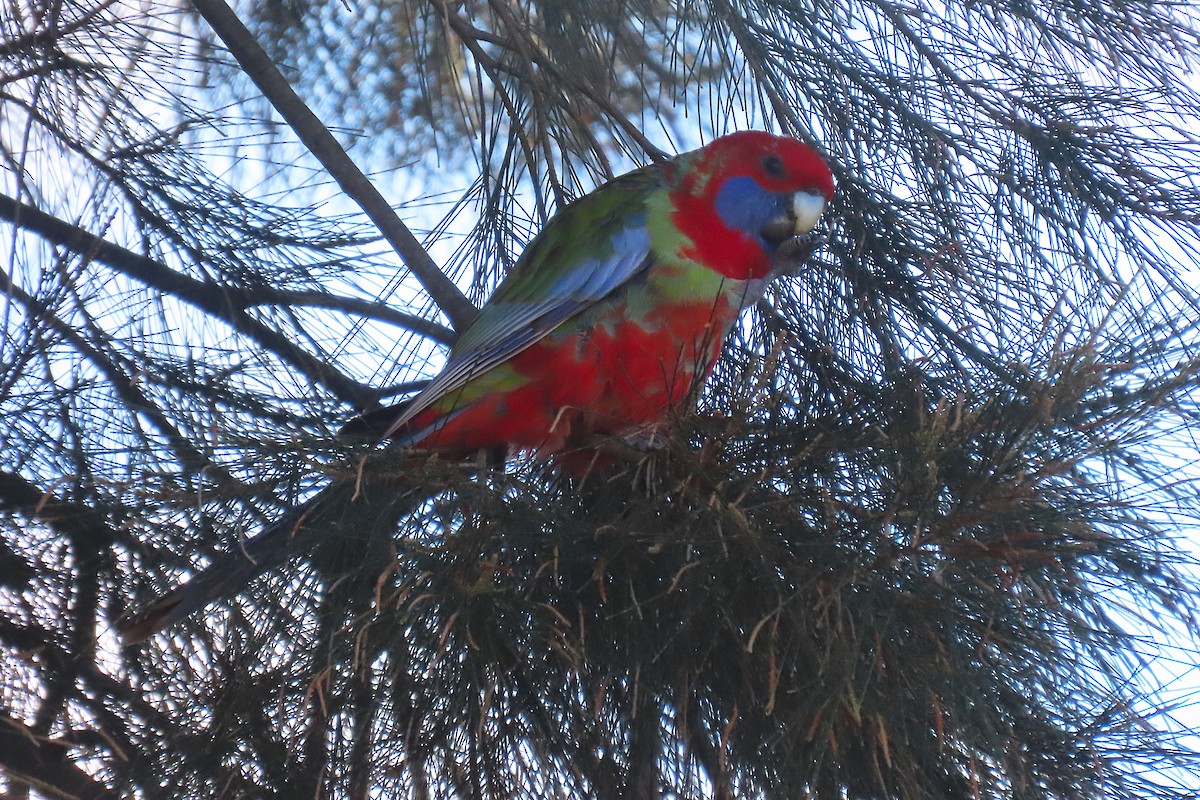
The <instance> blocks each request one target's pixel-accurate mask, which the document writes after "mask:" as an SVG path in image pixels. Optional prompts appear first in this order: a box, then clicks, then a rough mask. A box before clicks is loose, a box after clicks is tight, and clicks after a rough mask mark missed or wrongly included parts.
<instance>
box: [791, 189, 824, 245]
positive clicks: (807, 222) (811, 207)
mask: <svg viewBox="0 0 1200 800" xmlns="http://www.w3.org/2000/svg"><path fill="white" fill-rule="evenodd" d="M824 210H825V198H824V197H822V196H821V195H819V194H816V193H815V192H796V193H795V194H794V195H792V226H793V231H794V233H795V235H796V236H800V235H803V234H805V233H808V232H809V231H811V230H812V229H813V228H815V227H817V221H818V220H819V219H821V212H822V211H824Z"/></svg>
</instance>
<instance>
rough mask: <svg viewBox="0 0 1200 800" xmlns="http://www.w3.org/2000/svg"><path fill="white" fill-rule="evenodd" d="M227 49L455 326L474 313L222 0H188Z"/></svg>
mask: <svg viewBox="0 0 1200 800" xmlns="http://www.w3.org/2000/svg"><path fill="white" fill-rule="evenodd" d="M192 5H193V6H195V8H196V10H197V11H199V12H200V15H201V16H203V17H204V19H205V20H207V22H208V24H209V25H210V26H212V29H213V31H214V32H215V33H216V34H217V36H219V37H220V38H221V41H223V42H224V43H225V46H226V47H228V48H229V52H230V54H232V55H233V57H234V58H235V59H237V62H238V64H240V65H241V67H242V69H243V70H245V71H246V74H247V75H249V76H250V79H251V80H253V81H254V83H255V85H256V86H258V88H259V90H260V91H262V93H263V96H264V97H266V98H267V100H269V101H270V103H271V105H273V106H274V107H275V110H276V111H278V112H279V114H280V115H281V116H282V117H283V118H284V120H285V121H286V122H287V124H288V125H289V126H291V128H292V130H294V131H295V132H296V135H297V136H299V137H300V141H301V142H303V143H304V146H305V147H307V148H308V149H309V152H311V153H312V154H313V155H314V156H316V158H317V160H318V161H320V162H321V164H322V165H323V166H324V167H325V169H327V170H329V174H330V175H331V176H332V177H333V179H334V180H335V181H337V183H338V186H340V187H341V188H342V191H344V192H345V193H346V195H347V196H348V197H350V198H351V199H352V200H354V202H356V203H358V205H359V207H360V208H361V209H362V210H363V211H364V212H365V213H366V215H367V216H368V217H369V218H370V219H371V221H372V222H373V223H375V226H376V227H377V228H379V231H380V233H382V234H383V236H384V238H385V239H387V241H388V243H389V244H391V246H392V248H393V249H394V250H395V251H396V253H397V254H398V255H399V256H400V257H401V258H402V259H404V263H405V264H406V265H408V268H409V269H410V270H412V273H413V275H415V276H416V277H417V280H419V281H420V282H421V285H422V286H424V287H425V290H426V291H427V292H429V296H430V297H432V298H433V301H434V302H435V303H437V305H438V307H439V308H440V309H441V310H442V312H443V313H445V315H446V316H447V317H449V318H450V322H451V323H452V324H453V326H454V328H455V329H456V330H459V331H461V330H463V328H465V327H466V326H467V325H468V324H470V323H471V322H472V321H473V320H474V319H475V316H476V314H477V313H478V311H477V309H476V308H475V306H474V305H473V304H472V303H471V301H470V300H468V299H467V297H466V295H464V294H463V293H462V292H460V291H459V289H458V287H457V286H455V285H454V283H453V282H452V281H451V280H450V279H449V278H447V277H446V276H445V274H444V273H442V271H441V270H440V269H439V268H438V266H437V264H435V263H434V262H433V259H431V258H430V257H429V254H428V253H427V252H425V248H423V247H422V246H421V243H420V242H418V241H417V239H416V237H415V236H413V234H412V231H410V230H409V229H408V227H407V226H406V225H405V224H404V223H403V222H402V221H401V220H400V218H399V217H398V216H396V213H395V211H393V210H392V207H391V205H389V204H388V202H387V200H386V199H384V197H383V195H382V194H380V193H379V190H378V189H376V188H375V185H374V184H372V183H371V182H370V180H369V179H368V178H367V176H366V175H364V174H363V173H362V170H360V169H359V168H358V167H357V166H356V165H355V164H354V162H353V161H352V160H351V158H350V156H349V155H348V154H347V153H346V151H345V149H344V148H343V147H342V146H341V144H339V143H338V141H337V139H335V138H334V136H333V134H331V133H330V132H329V129H328V128H326V127H325V125H324V124H323V123H322V122H321V121H320V120H319V119H318V118H317V116H316V115H315V114H313V112H312V111H311V110H310V109H309V108H308V106H307V105H305V103H304V101H303V100H301V99H300V96H299V95H297V94H296V92H295V90H294V89H292V87H291V85H290V84H288V82H287V79H285V78H284V77H283V75H282V74H281V73H280V72H279V69H278V68H277V67H276V66H275V64H274V63H272V61H271V59H270V57H269V56H268V55H267V54H266V52H265V51H264V50H263V49H262V46H261V45H259V44H258V42H257V41H255V39H254V36H253V34H251V33H250V31H249V30H247V28H246V26H245V25H243V24H242V21H241V20H240V19H238V17H237V15H236V14H235V13H234V12H233V9H231V8H230V7H229V6H228V5H227V4H226V3H224V2H223V0H192Z"/></svg>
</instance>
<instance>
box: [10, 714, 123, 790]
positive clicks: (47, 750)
mask: <svg viewBox="0 0 1200 800" xmlns="http://www.w3.org/2000/svg"><path fill="white" fill-rule="evenodd" d="M69 753H70V749H69V747H68V746H67V745H65V744H63V743H61V742H57V741H55V740H53V739H46V738H43V737H41V736H37V735H36V734H34V733H33V731H31V730H30V729H29V728H28V727H26V726H25V725H24V724H22V723H21V721H20V720H18V719H14V718H13V717H10V716H9V715H7V714H4V713H2V712H0V769H2V770H3V771H4V773H5V774H6V775H8V776H9V777H10V778H12V779H13V780H15V781H19V782H21V783H24V784H27V785H28V786H31V787H33V788H35V789H37V790H38V791H39V792H42V793H44V794H45V795H46V796H47V797H55V798H62V799H63V800H74V798H79V800H83V799H84V798H94V799H95V800H100V798H110V797H116V796H117V795H116V793H115V792H113V791H112V790H111V789H109V788H108V787H107V786H105V785H103V784H101V783H99V782H97V781H96V780H95V779H94V778H92V777H91V776H90V775H88V774H87V773H86V772H84V771H83V770H81V769H80V768H79V767H77V766H75V765H74V764H72V763H71V762H70V760H69V759H68V755H69Z"/></svg>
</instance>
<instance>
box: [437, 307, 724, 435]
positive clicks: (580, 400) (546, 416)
mask: <svg viewBox="0 0 1200 800" xmlns="http://www.w3.org/2000/svg"><path fill="white" fill-rule="evenodd" d="M723 317H724V315H716V314H714V313H713V309H712V307H711V306H709V307H706V308H704V309H702V310H701V312H697V313H690V314H687V313H683V312H679V313H673V314H672V315H670V319H669V321H667V322H666V323H661V324H647V323H646V321H645V320H642V321H634V320H631V319H629V318H628V316H627V315H626V314H625V313H624V309H620V308H617V309H613V310H612V313H610V314H608V315H605V316H601V317H598V318H597V319H595V320H594V324H590V325H582V326H572V327H571V329H570V330H561V331H556V332H555V333H552V334H551V335H550V336H547V337H546V338H544V339H542V340H541V341H539V342H537V343H535V344H534V345H532V346H530V347H529V348H527V349H525V350H523V351H522V352H520V353H518V354H517V355H515V356H514V357H513V358H512V359H511V360H510V361H509V362H507V370H508V374H510V375H516V376H520V379H519V380H518V381H516V382H515V383H513V382H511V381H506V383H507V385H505V386H503V387H497V390H496V391H491V392H486V393H484V394H482V396H477V399H475V400H473V401H472V402H471V403H469V404H467V405H466V406H465V407H463V408H460V409H456V410H455V411H452V412H450V413H449V414H447V415H446V416H445V417H444V424H441V425H438V426H436V431H435V432H434V433H432V435H431V436H430V437H428V438H427V439H426V440H425V441H423V442H422V443H421V446H424V447H432V448H434V449H440V450H459V449H463V450H470V449H477V448H481V447H489V446H494V445H502V444H507V445H509V446H511V447H514V448H516V449H523V450H533V451H536V452H538V453H540V454H543V455H549V454H552V453H558V452H561V451H563V450H569V449H574V448H578V447H586V446H587V445H588V444H589V443H590V442H591V441H592V440H593V439H594V437H596V436H614V435H615V436H622V435H633V434H636V433H638V432H639V431H641V430H644V429H647V428H649V427H651V426H654V425H656V424H658V423H661V422H663V421H665V420H666V419H667V418H668V417H669V416H670V415H671V413H672V412H673V411H675V410H677V409H680V408H682V407H685V406H686V405H687V404H689V403H690V402H691V401H692V400H694V398H695V395H696V393H697V391H698V390H699V385H700V384H701V383H702V382H703V380H704V378H705V377H707V375H708V373H709V371H710V370H711V369H712V365H713V364H714V363H715V361H716V358H717V356H718V355H719V353H720V348H721V340H722V338H723V336H724V333H725V329H726V328H727V325H728V322H727V320H725V319H723ZM487 378H488V376H487V375H481V376H480V377H479V378H477V379H476V380H481V381H486V380H487Z"/></svg>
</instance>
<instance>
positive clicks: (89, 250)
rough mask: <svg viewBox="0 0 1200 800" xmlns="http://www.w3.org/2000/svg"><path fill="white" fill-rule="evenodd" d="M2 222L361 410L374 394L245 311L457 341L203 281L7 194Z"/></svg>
mask: <svg viewBox="0 0 1200 800" xmlns="http://www.w3.org/2000/svg"><path fill="white" fill-rule="evenodd" d="M0 218H2V219H6V220H9V221H10V222H12V223H13V224H14V225H16V226H18V227H20V228H22V229H24V230H27V231H31V232H33V233H36V234H38V235H39V236H41V237H42V238H43V239H45V240H46V241H49V242H52V243H54V244H56V245H59V246H61V247H65V248H67V249H68V250H70V251H72V252H74V253H78V254H80V255H82V256H85V257H87V258H90V259H92V260H94V261H98V262H100V263H102V264H104V265H106V266H108V267H111V268H112V269H114V270H116V271H118V272H120V273H121V274H123V275H127V276H129V277H131V278H134V279H136V280H138V281H141V282H142V283H144V284H146V285H147V286H149V287H151V288H154V289H157V290H159V291H161V292H163V293H164V294H168V295H170V296H172V297H175V298H176V299H178V300H180V301H182V302H185V303H189V304H191V305H193V306H195V307H196V308H199V309H201V310H202V311H204V312H206V313H208V314H212V315H213V316H214V317H217V318H219V319H223V320H225V321H226V322H228V323H229V324H230V325H231V326H232V327H234V328H235V329H237V330H238V331H240V332H241V333H243V334H245V335H246V336H248V337H250V338H251V339H253V340H254V341H255V342H256V343H257V344H259V345H260V346H262V347H263V348H265V349H267V350H270V351H271V352H273V353H275V354H276V355H277V356H279V358H280V359H282V360H283V361H285V362H287V363H288V364H291V365H292V366H293V367H295V368H296V369H298V370H300V371H301V372H302V373H304V375H305V376H306V377H307V378H309V379H310V380H312V381H313V382H314V383H317V384H320V385H322V386H326V387H328V388H329V390H330V391H332V392H334V393H335V394H336V395H337V396H338V397H340V398H341V399H343V400H345V401H347V402H349V403H351V404H353V405H355V406H357V407H360V408H361V407H363V406H365V405H369V403H370V402H371V401H373V400H374V395H373V393H372V392H371V391H370V390H368V389H366V388H365V387H363V386H362V385H361V384H359V383H358V382H357V381H354V380H353V379H351V378H349V377H347V376H345V375H343V374H342V373H340V372H338V371H337V370H335V369H334V368H333V367H332V366H330V365H329V364H327V363H325V362H324V361H321V360H320V359H318V358H316V357H314V356H313V355H312V354H311V353H308V352H307V351H305V350H303V349H301V348H299V347H297V346H296V345H295V343H293V342H292V341H291V340H290V339H288V338H287V337H286V336H284V335H282V334H281V333H279V331H276V330H274V329H272V328H270V327H268V326H267V325H264V324H263V323H262V322H260V321H258V320H257V319H255V318H254V317H252V316H250V315H249V314H248V313H246V309H247V308H249V307H251V306H256V305H266V304H272V303H274V304H283V305H298V306H311V307H324V308H337V309H341V310H344V311H347V312H350V313H356V314H362V315H364V316H369V317H372V318H375V319H379V320H381V321H384V322H390V323H392V324H395V325H398V326H401V327H404V328H406V329H408V330H411V331H415V332H417V333H420V334H422V335H425V336H429V337H430V338H432V339H436V340H437V341H439V342H446V343H449V342H452V341H453V338H454V334H453V332H451V331H450V330H449V329H447V328H446V327H444V326H442V325H438V324H437V323H435V322H431V321H429V320H424V319H422V318H420V317H417V316H415V315H412V314H404V313H403V312H400V311H396V310H394V309H389V308H388V307H387V306H385V305H384V304H382V303H369V302H365V301H358V300H353V299H350V298H340V297H334V296H332V295H323V294H321V293H319V292H288V291H283V290H280V289H274V288H271V287H256V288H253V289H247V288H242V287H231V286H217V285H215V284H211V283H206V282H204V281H199V280H196V279H195V278H192V277H191V276H188V275H184V274H183V273H180V272H176V271H175V270H173V269H170V268H169V267H167V266H165V265H163V264H161V263H159V262H157V261H155V260H154V259H151V258H147V257H145V256H142V255H139V254H137V253H134V252H132V251H130V250H126V249H124V248H122V247H118V246H117V245H114V244H112V243H111V242H107V241H105V240H104V239H101V238H100V237H98V236H95V235H93V234H91V233H89V232H87V231H85V230H84V229H83V228H80V227H78V226H76V225H72V224H70V223H69V222H64V221H63V220H61V219H58V218H57V217H54V216H52V215H50V214H47V213H46V212H44V211H41V210H39V209H37V208H35V207H33V206H31V205H28V204H25V203H21V202H19V201H17V200H14V199H13V198H11V197H8V196H7V195H4V194H0Z"/></svg>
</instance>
